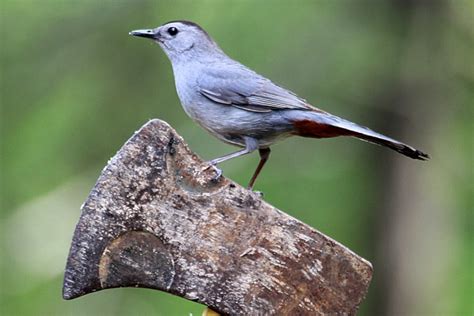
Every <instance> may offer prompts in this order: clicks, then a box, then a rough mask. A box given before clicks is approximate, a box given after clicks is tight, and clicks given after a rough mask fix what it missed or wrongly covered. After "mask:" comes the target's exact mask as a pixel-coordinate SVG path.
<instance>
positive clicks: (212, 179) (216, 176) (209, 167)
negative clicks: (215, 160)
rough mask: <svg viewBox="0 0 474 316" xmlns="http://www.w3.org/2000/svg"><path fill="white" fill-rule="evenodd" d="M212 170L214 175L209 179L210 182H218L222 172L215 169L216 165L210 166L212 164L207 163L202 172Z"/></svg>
mask: <svg viewBox="0 0 474 316" xmlns="http://www.w3.org/2000/svg"><path fill="white" fill-rule="evenodd" d="M211 168H213V169H214V171H215V175H214V176H213V177H212V178H211V181H212V182H216V181H218V180H219V179H220V178H221V177H222V170H221V169H219V168H217V167H216V165H214V164H212V163H209V165H207V166H206V167H205V168H204V169H203V171H206V170H209V169H211Z"/></svg>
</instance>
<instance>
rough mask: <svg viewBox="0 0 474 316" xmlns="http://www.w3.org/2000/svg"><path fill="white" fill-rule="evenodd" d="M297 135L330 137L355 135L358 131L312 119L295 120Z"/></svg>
mask: <svg viewBox="0 0 474 316" xmlns="http://www.w3.org/2000/svg"><path fill="white" fill-rule="evenodd" d="M293 126H294V127H295V132H294V133H295V135H298V136H303V137H312V138H329V137H337V136H354V135H355V134H356V133H355V132H352V131H349V130H347V129H344V128H340V127H337V126H332V125H328V124H322V123H317V122H314V121H311V120H299V121H294V122H293Z"/></svg>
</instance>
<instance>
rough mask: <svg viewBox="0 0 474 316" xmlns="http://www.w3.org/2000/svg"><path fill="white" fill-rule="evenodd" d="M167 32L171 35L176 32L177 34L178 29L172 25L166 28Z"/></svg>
mask: <svg viewBox="0 0 474 316" xmlns="http://www.w3.org/2000/svg"><path fill="white" fill-rule="evenodd" d="M168 34H169V35H171V36H175V35H176V34H178V29H177V28H175V27H174V26H172V27H170V28H169V29H168Z"/></svg>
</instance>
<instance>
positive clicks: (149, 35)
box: [128, 29, 158, 39]
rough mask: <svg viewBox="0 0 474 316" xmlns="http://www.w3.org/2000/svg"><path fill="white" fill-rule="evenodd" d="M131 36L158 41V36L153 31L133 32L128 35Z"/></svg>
mask: <svg viewBox="0 0 474 316" xmlns="http://www.w3.org/2000/svg"><path fill="white" fill-rule="evenodd" d="M128 34H130V35H133V36H139V37H146V38H151V39H158V34H157V33H156V32H155V30H153V29H148V30H135V31H131V32H130V33H128Z"/></svg>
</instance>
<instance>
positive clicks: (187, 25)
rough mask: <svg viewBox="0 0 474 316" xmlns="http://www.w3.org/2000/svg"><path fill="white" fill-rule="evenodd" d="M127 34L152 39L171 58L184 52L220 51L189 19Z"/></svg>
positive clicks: (201, 29)
mask: <svg viewBox="0 0 474 316" xmlns="http://www.w3.org/2000/svg"><path fill="white" fill-rule="evenodd" d="M129 34H130V35H133V36H138V37H144V38H149V39H152V40H154V41H155V42H157V43H158V44H159V45H160V46H161V48H163V50H164V51H165V53H166V54H167V55H168V56H169V57H170V59H172V60H173V59H174V58H176V56H177V55H182V54H185V53H186V52H201V53H202V52H204V53H206V52H213V51H217V52H221V50H220V48H219V47H218V46H217V44H216V43H215V42H214V41H213V40H212V38H211V37H210V36H209V34H207V32H206V31H205V30H204V29H203V28H202V27H200V26H199V25H197V24H196V23H194V22H190V21H171V22H168V23H165V24H163V25H162V26H159V27H157V28H154V29H142V30H135V31H131V32H130V33H129Z"/></svg>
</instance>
